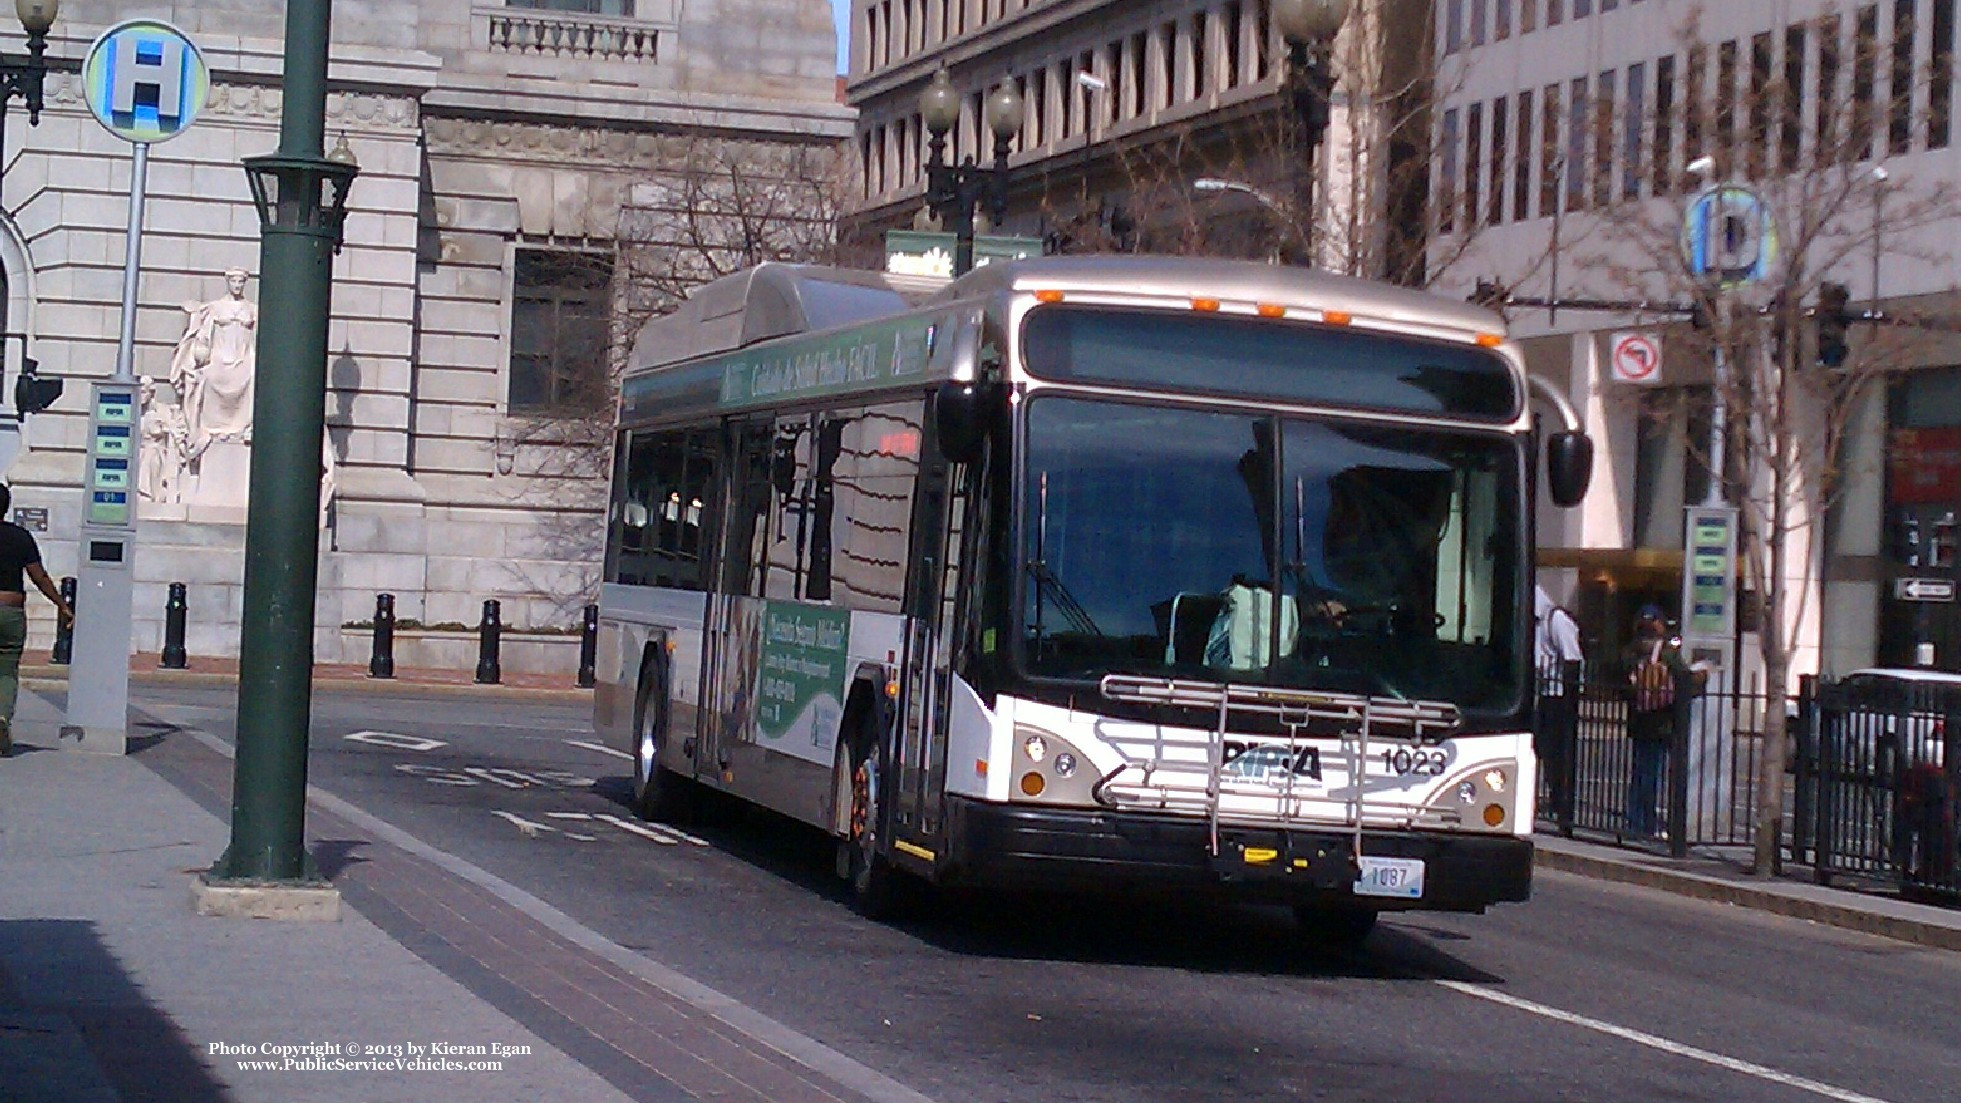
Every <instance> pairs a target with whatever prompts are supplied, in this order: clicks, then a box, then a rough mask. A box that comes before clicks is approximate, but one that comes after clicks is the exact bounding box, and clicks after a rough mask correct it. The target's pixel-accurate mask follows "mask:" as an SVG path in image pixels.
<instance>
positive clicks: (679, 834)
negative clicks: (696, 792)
mask: <svg viewBox="0 0 1961 1103" xmlns="http://www.w3.org/2000/svg"><path fill="white" fill-rule="evenodd" d="M595 818H596V819H601V820H604V821H606V822H607V823H610V824H612V825H613V826H615V827H619V828H622V829H624V830H627V831H631V832H633V833H634V834H636V835H645V834H647V833H648V832H654V833H655V837H656V838H660V839H661V841H662V842H665V843H667V844H668V845H670V846H672V845H673V843H674V840H675V839H679V840H681V841H682V842H684V843H687V844H688V845H689V846H707V845H708V840H707V839H697V838H695V837H694V836H693V835H690V834H688V833H687V832H686V831H683V830H681V829H680V828H678V827H669V826H668V825H667V824H664V823H662V824H644V823H634V822H633V821H632V820H623V819H621V818H620V817H618V816H609V815H606V814H605V813H603V812H602V813H600V814H599V815H598V816H597V817H595Z"/></svg>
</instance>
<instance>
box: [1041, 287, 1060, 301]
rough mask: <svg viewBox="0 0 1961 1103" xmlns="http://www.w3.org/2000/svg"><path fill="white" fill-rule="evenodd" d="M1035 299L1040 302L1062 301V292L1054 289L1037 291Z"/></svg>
mask: <svg viewBox="0 0 1961 1103" xmlns="http://www.w3.org/2000/svg"><path fill="white" fill-rule="evenodd" d="M1035 301H1036V302H1038V303H1059V302H1061V301H1062V292H1060V291H1054V290H1044V291H1037V292H1035Z"/></svg>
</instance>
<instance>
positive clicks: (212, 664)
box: [20, 651, 592, 701]
mask: <svg viewBox="0 0 1961 1103" xmlns="http://www.w3.org/2000/svg"><path fill="white" fill-rule="evenodd" d="M129 676H130V680H131V681H132V682H136V683H140V684H145V685H207V686H228V685H236V684H237V682H238V660H237V659H207V658H200V657H192V658H191V660H190V662H189V665H188V667H187V668H186V669H183V670H165V669H163V662H162V657H161V656H159V655H158V654H156V653H155V652H144V653H141V654H137V655H133V656H131V657H130V660H129ZM20 677H21V685H22V687H23V688H27V689H35V688H40V689H47V688H56V687H60V686H62V685H64V684H66V682H67V681H68V667H67V666H57V665H55V664H54V663H51V662H49V661H48V653H47V652H46V651H29V652H27V653H26V654H25V655H23V656H21V667H20ZM313 684H314V685H315V686H325V685H331V686H333V687H334V688H336V689H340V690H355V691H363V692H373V693H389V692H402V691H403V690H404V689H405V688H407V689H412V690H414V691H415V692H418V693H424V692H432V691H433V692H437V693H454V694H456V695H458V696H473V697H482V698H495V697H528V698H531V699H534V700H536V699H546V700H563V701H589V700H591V699H592V691H591V690H589V689H580V688H578V687H577V686H576V685H574V679H573V677H572V676H571V675H569V674H562V675H561V674H523V673H518V672H516V671H505V672H504V673H503V677H502V679H501V680H500V682H499V683H498V684H496V685H478V684H477V680H476V672H475V671H474V670H448V669H442V670H438V669H426V668H419V667H397V668H396V669H395V677H393V678H371V677H369V676H368V667H367V664H366V663H361V664H358V665H357V664H354V663H315V664H314V667H313Z"/></svg>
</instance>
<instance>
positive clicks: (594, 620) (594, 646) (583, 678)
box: [579, 605, 599, 689]
mask: <svg viewBox="0 0 1961 1103" xmlns="http://www.w3.org/2000/svg"><path fill="white" fill-rule="evenodd" d="M598 666H599V606H597V605H588V606H586V613H585V621H584V623H583V624H581V625H580V628H579V688H580V689H591V688H592V687H593V686H596V685H598V684H599V671H598Z"/></svg>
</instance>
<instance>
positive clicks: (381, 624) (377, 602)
mask: <svg viewBox="0 0 1961 1103" xmlns="http://www.w3.org/2000/svg"><path fill="white" fill-rule="evenodd" d="M394 676H395V595H394V594H376V595H375V599H374V652H373V653H372V654H370V655H369V656H368V677H370V678H393V677H394Z"/></svg>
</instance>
